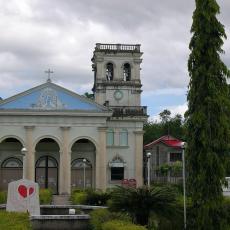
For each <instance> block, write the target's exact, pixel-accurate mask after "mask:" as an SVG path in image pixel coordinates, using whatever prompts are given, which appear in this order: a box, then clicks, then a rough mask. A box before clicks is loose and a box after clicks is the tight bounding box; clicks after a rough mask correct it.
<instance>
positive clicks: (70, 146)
mask: <svg viewBox="0 0 230 230" xmlns="http://www.w3.org/2000/svg"><path fill="white" fill-rule="evenodd" d="M81 139H88V140H89V141H91V142H92V143H93V144H94V145H95V147H96V149H98V143H97V142H96V141H95V140H94V139H93V138H92V137H89V136H80V137H76V138H74V139H73V140H72V141H71V142H70V145H69V149H72V147H73V145H74V143H75V142H77V141H79V140H81Z"/></svg>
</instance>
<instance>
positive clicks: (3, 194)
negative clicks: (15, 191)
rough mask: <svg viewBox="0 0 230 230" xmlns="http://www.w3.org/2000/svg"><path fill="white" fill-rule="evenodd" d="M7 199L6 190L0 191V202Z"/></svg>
mask: <svg viewBox="0 0 230 230" xmlns="http://www.w3.org/2000/svg"><path fill="white" fill-rule="evenodd" d="M6 201H7V192H5V191H2V192H0V204H5V203H6Z"/></svg>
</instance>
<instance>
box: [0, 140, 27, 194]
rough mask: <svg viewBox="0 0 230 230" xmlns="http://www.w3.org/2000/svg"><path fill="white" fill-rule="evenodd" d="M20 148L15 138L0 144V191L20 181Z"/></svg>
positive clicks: (21, 165)
mask: <svg viewBox="0 0 230 230" xmlns="http://www.w3.org/2000/svg"><path fill="white" fill-rule="evenodd" d="M22 148H23V145H22V143H21V142H20V141H19V140H17V139H16V138H6V139H5V140H3V141H2V142H1V143H0V190H7V189H8V183H10V182H11V181H16V180H19V179H22V172H23V163H22V154H21V149H22Z"/></svg>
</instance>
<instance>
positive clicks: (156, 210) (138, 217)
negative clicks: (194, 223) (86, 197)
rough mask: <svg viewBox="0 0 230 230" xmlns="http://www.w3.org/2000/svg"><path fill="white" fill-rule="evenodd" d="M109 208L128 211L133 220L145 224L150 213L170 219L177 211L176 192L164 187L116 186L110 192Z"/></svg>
mask: <svg viewBox="0 0 230 230" xmlns="http://www.w3.org/2000/svg"><path fill="white" fill-rule="evenodd" d="M111 200H112V202H111V204H110V206H111V207H110V208H111V209H112V210H113V211H123V212H126V213H128V214H129V215H130V216H131V217H132V219H133V222H134V223H136V224H140V225H147V224H148V221H149V218H150V215H155V216H157V217H159V218H166V219H171V218H172V217H175V214H178V213H179V209H178V208H177V205H176V192H175V191H174V190H172V189H171V188H169V187H167V186H164V187H152V188H148V187H139V188H125V187H121V186H117V187H116V188H115V189H114V191H113V192H112V198H111Z"/></svg>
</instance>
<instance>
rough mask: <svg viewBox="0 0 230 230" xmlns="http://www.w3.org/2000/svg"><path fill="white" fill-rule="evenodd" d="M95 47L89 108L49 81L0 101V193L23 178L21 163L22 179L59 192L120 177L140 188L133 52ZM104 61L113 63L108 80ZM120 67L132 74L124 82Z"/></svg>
mask: <svg viewBox="0 0 230 230" xmlns="http://www.w3.org/2000/svg"><path fill="white" fill-rule="evenodd" d="M102 46H103V45H102V44H97V46H96V48H95V51H94V57H93V59H92V60H93V65H94V70H95V69H97V71H96V72H95V82H94V94H95V102H94V101H92V100H89V99H86V98H85V97H82V96H79V95H78V94H75V93H73V92H70V91H69V90H67V89H64V88H62V87H60V86H58V85H56V84H53V83H52V82H50V81H47V83H45V84H42V85H40V86H37V87H35V88H32V89H29V90H28V91H26V92H23V93H21V94H18V95H16V96H13V97H10V98H8V99H5V100H2V101H0V190H1V189H5V188H6V186H7V183H8V182H10V181H11V180H15V179H19V178H20V177H22V165H23V163H24V168H25V177H26V178H27V179H31V180H35V181H37V182H38V183H39V184H40V187H44V188H46V187H49V188H52V189H53V191H54V193H58V194H69V193H70V191H71V188H75V187H81V188H82V187H84V186H85V187H93V188H99V189H105V188H107V187H111V186H114V185H116V184H121V180H122V179H126V178H127V179H136V181H137V185H138V186H140V185H142V184H143V175H142V172H143V154H142V153H143V122H144V121H145V120H146V118H147V116H146V108H144V107H141V106H140V93H141V90H140V88H141V83H140V63H141V59H140V56H141V53H140V46H139V45H136V46H131V45H129V46H123V48H122V46H120V45H119V47H120V48H119V49H118V46H117V45H114V49H113V50H111V48H109V46H110V45H104V47H105V48H106V49H103V47H102ZM124 47H125V48H126V49H124ZM108 62H112V63H114V65H116V67H115V68H114V78H113V79H109V80H107V79H106V65H107V63H108ZM125 63H129V64H130V70H131V72H130V74H129V75H127V76H129V77H130V79H128V78H127V79H125V80H124V79H122V77H121V76H122V73H123V72H122V71H123V66H124V64H125ZM127 66H128V65H126V67H127ZM128 67H129V66H128ZM120 94H121V95H120ZM23 147H25V148H26V154H25V158H24V162H23V159H22V157H21V149H22V148H23Z"/></svg>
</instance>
